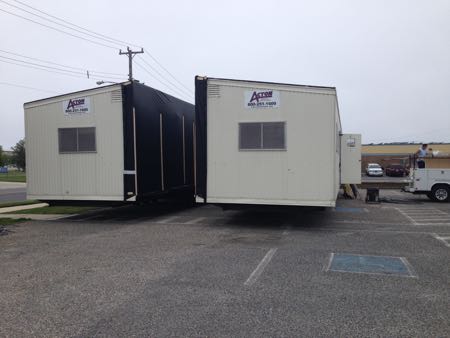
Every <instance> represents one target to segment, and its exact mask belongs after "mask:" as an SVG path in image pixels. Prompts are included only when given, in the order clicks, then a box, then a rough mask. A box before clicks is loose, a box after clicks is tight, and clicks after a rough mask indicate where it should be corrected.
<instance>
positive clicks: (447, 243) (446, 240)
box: [431, 233, 450, 248]
mask: <svg viewBox="0 0 450 338" xmlns="http://www.w3.org/2000/svg"><path fill="white" fill-rule="evenodd" d="M431 235H432V236H433V237H434V238H436V239H437V240H438V241H440V242H442V243H444V244H445V246H446V247H448V248H450V241H449V240H450V236H444V237H442V236H439V235H438V234H435V233H433V234H431Z"/></svg>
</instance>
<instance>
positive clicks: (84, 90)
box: [23, 81, 131, 107]
mask: <svg viewBox="0 0 450 338" xmlns="http://www.w3.org/2000/svg"><path fill="white" fill-rule="evenodd" d="M129 83H131V82H130V81H124V82H117V83H113V84H109V85H107V86H101V87H91V88H87V89H82V90H77V91H75V92H69V93H64V94H59V95H55V96H49V97H45V98H43V99H39V100H33V101H28V102H24V104H23V106H24V107H25V106H26V105H30V104H35V103H39V102H41V101H47V100H53V99H57V98H59V97H63V96H67V95H74V94H78V93H83V92H87V91H89V90H95V89H104V88H109V87H114V86H117V85H126V84H129Z"/></svg>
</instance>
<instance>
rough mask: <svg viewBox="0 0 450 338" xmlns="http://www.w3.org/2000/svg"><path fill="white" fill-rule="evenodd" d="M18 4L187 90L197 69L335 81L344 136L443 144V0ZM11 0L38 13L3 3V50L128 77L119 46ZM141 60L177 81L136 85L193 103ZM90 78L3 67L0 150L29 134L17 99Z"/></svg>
mask: <svg viewBox="0 0 450 338" xmlns="http://www.w3.org/2000/svg"><path fill="white" fill-rule="evenodd" d="M20 1H21V2H22V3H25V4H27V5H29V6H32V7H35V8H37V9H39V10H41V11H44V12H46V13H49V14H51V15H54V16H56V17H58V18H61V19H64V20H67V21H68V22H71V23H74V24H77V25H79V26H81V27H84V28H87V29H90V30H92V31H94V32H97V33H101V34H104V35H106V36H108V37H112V38H115V39H119V40H124V41H127V42H131V43H133V44H136V45H139V46H143V47H144V48H145V49H147V51H148V52H150V53H151V55H152V56H153V57H155V58H156V59H157V60H158V61H159V62H160V63H161V64H162V65H163V66H164V67H165V68H166V69H167V70H169V71H170V72H171V73H172V74H173V75H174V76H175V77H176V79H177V80H178V81H180V82H181V83H183V85H184V86H186V87H188V88H189V89H190V90H191V91H193V90H194V76H195V75H196V74H199V75H207V76H211V77H224V78H236V79H249V80H261V81H273V82H285V83H296V84H307V85H323V86H335V87H337V91H338V99H339V105H340V112H341V119H342V124H343V129H344V132H354V133H361V134H362V137H363V142H364V143H370V142H393V141H418V142H422V141H427V142H430V141H435V142H439V141H444V142H450V1H448V0H442V1H439V0H433V1H423V0H421V1H412V0H405V1H394V0H389V1H362V0H355V1H344V0H340V1H335V0H333V1H332V0H330V1H317V0H315V1H303V0H295V1H264V0H258V1H242V0H241V1H231V0H227V1H211V0H207V1H194V0H192V1H181V0H180V1H171V0H165V1H148V0H142V1H133V0H131V1H112V0H109V1H108V0H102V1H96V0H90V1H88V0H77V1H76V2H73V1H70V2H67V1H56V0H39V1H35V0H33V1H31V0H20ZM6 3H10V4H12V5H14V6H18V7H21V8H24V9H26V10H28V11H30V12H34V11H33V10H32V9H30V8H27V7H24V6H23V5H21V4H20V3H18V2H16V1H14V0H1V1H0V41H1V44H0V49H1V50H2V51H7V52H12V53H16V54H22V55H24V56H27V57H32V58H37V59H42V60H46V61H51V62H55V63H59V64H62V65H66V66H70V67H75V68H80V70H79V71H80V72H82V70H81V69H83V70H84V69H86V70H90V71H91V72H92V71H97V72H109V73H118V74H123V75H122V76H121V77H120V79H123V80H125V79H126V74H127V72H128V65H127V59H126V57H125V56H119V55H118V48H120V46H117V45H114V46H117V47H118V48H117V50H114V49H111V48H107V47H104V46H99V45H96V44H93V43H90V42H87V41H83V40H80V39H77V38H75V37H72V36H68V35H66V34H63V33H61V32H58V31H54V30H51V29H49V28H46V27H43V26H40V25H38V24H35V23H32V22H29V21H25V20H23V19H21V18H18V17H14V16H13V15H11V14H7V13H5V12H3V11H1V10H6V11H8V12H11V13H13V14H17V15H21V16H25V17H27V18H29V19H32V20H35V21H38V22H41V23H45V24H47V25H49V26H52V27H56V28H57V29H60V30H64V31H67V32H70V33H71V34H74V35H79V36H84V37H85V38H88V39H92V40H94V39H93V38H92V37H89V36H86V35H82V34H81V33H79V32H75V31H71V30H69V29H67V28H64V27H62V26H59V25H56V24H53V23H50V22H46V21H44V20H43V19H41V18H38V17H35V16H32V15H30V14H28V13H25V12H23V11H20V10H19V9H17V8H14V7H11V6H8V5H7V4H6ZM34 13H36V14H39V15H41V16H44V14H42V13H39V12H34ZM52 20H54V21H56V19H52ZM57 22H58V23H62V22H61V21H57ZM96 41H98V42H100V43H104V44H108V43H106V42H105V41H101V40H96ZM108 45H110V44H108ZM123 48H126V45H125V44H124V45H123ZM0 56H2V57H3V58H1V57H0V61H8V62H17V61H12V60H10V59H5V57H9V58H13V59H19V60H23V61H27V62H33V63H39V62H37V61H33V60H30V59H24V58H20V57H18V56H14V55H12V54H6V53H4V52H0ZM136 61H137V62H138V63H140V64H141V65H142V66H144V67H145V68H147V71H148V72H153V73H154V71H153V70H152V69H151V68H150V66H152V67H153V68H155V69H157V70H158V71H159V72H160V74H162V75H164V78H162V79H161V78H160V75H158V74H157V73H156V74H155V75H154V76H155V77H157V78H160V81H162V82H164V83H167V81H170V82H172V84H167V86H168V87H165V86H163V85H162V84H161V82H158V81H157V80H155V79H154V78H152V77H151V76H150V75H149V74H148V72H145V71H143V70H142V69H141V68H139V67H138V66H135V78H136V79H138V80H140V81H143V82H145V83H146V84H148V85H150V86H152V87H155V88H158V89H160V90H163V91H165V92H168V93H171V94H173V95H175V96H178V97H180V98H184V99H186V100H189V97H186V96H181V94H180V91H184V92H186V91H187V90H186V89H185V88H184V87H182V86H181V85H180V84H179V83H177V82H175V80H174V79H173V78H171V77H170V75H168V74H167V73H165V71H164V70H163V69H161V68H160V67H159V65H158V64H156V63H155V62H154V60H153V59H152V58H151V57H150V56H149V55H148V54H147V55H146V57H145V58H144V59H140V58H136ZM145 62H146V63H145ZM47 66H51V67H57V68H61V67H60V66H56V65H51V64H47ZM64 69H68V68H64ZM71 70H72V71H75V72H77V71H78V70H77V69H74V68H71ZM71 74H72V75H75V76H78V75H77V74H74V73H71ZM99 75H101V74H97V77H101V78H104V79H106V78H107V77H103V76H99ZM79 76H81V75H79ZM109 76H110V77H114V80H115V81H120V80H119V79H116V77H117V76H116V75H109ZM95 82H96V80H94V79H87V78H82V77H79V78H78V77H72V76H67V75H62V74H54V73H49V72H45V71H41V70H37V69H31V68H25V67H21V66H17V65H12V64H9V63H4V62H0V89H1V105H0V145H3V147H4V148H10V147H11V146H13V145H14V144H15V143H16V142H17V141H18V140H19V139H21V138H22V137H24V126H23V125H24V121H23V103H24V102H27V101H31V100H35V99H40V98H44V97H48V96H52V95H54V94H56V93H67V92H71V91H76V90H81V89H86V88H91V87H95V86H96V83H95ZM5 83H8V85H7V84H5ZM11 84H13V85H18V86H27V87H33V88H36V89H40V90H42V91H38V90H36V89H26V88H22V87H14V86H11ZM173 84H175V85H176V87H177V88H176V89H173V88H174V86H173ZM191 97H192V96H191ZM190 101H191V102H192V103H193V99H192V98H191V99H190Z"/></svg>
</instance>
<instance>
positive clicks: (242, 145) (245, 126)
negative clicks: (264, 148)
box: [239, 123, 261, 149]
mask: <svg viewBox="0 0 450 338" xmlns="http://www.w3.org/2000/svg"><path fill="white" fill-rule="evenodd" d="M239 149H261V123H240V124H239Z"/></svg>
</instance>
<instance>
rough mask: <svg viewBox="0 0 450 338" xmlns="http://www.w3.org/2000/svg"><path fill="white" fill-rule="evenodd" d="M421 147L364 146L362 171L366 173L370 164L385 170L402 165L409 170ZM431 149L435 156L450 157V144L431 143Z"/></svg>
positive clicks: (398, 145) (402, 144) (416, 144)
mask: <svg viewBox="0 0 450 338" xmlns="http://www.w3.org/2000/svg"><path fill="white" fill-rule="evenodd" d="M420 147H421V144H420V143H383V144H365V145H363V146H362V158H361V169H362V171H364V170H365V168H366V167H367V164H368V163H378V164H379V165H381V166H382V167H383V168H386V166H388V165H390V164H401V165H403V166H405V167H408V168H409V167H411V166H412V164H413V163H414V154H415V152H416V151H417V150H418V149H419V148H420ZM430 148H431V149H432V150H433V153H434V154H438V155H441V156H442V155H443V156H449V155H450V143H429V144H428V149H430ZM436 158H437V156H436ZM437 161H439V163H442V161H444V160H443V159H442V160H441V159H439V160H436V161H435V162H437Z"/></svg>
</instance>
